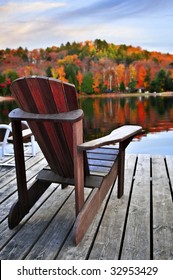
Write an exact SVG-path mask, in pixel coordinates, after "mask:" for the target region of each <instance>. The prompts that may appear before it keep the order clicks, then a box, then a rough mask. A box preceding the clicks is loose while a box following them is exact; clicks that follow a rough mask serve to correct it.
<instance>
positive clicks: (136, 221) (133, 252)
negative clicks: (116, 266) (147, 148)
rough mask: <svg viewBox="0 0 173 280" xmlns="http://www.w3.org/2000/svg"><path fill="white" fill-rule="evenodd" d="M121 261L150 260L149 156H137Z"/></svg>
mask: <svg viewBox="0 0 173 280" xmlns="http://www.w3.org/2000/svg"><path fill="white" fill-rule="evenodd" d="M134 179H135V180H134V184H133V190H132V198H131V201H130V207H129V213H128V219H127V225H126V230H125V238H124V243H123V250H122V255H121V259H125V260H127V259H129V260H135V259H142V260H146V259H147V260H148V259H150V156H149V155H142V156H141V155H139V156H138V162H137V169H136V172H135V178H134Z"/></svg>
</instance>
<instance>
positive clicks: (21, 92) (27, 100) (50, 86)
mask: <svg viewBox="0 0 173 280" xmlns="http://www.w3.org/2000/svg"><path fill="white" fill-rule="evenodd" d="M11 91H12V93H13V95H14V97H15V99H16V102H17V103H18V106H19V107H20V108H21V109H22V110H24V111H26V112H30V113H40V114H54V113H62V112H68V111H71V110H75V109H78V102H77V96H76V90H75V87H74V86H73V85H70V84H67V83H62V82H61V81H59V80H55V79H52V78H46V77H24V78H20V79H17V80H16V81H14V82H13V83H12V85H11ZM28 123H29V126H30V128H31V130H32V131H33V134H34V135H35V138H36V140H37V141H38V144H39V145H40V148H41V149H42V151H43V153H44V155H45V158H46V159H47V161H48V164H49V165H50V167H51V168H52V170H53V171H54V172H57V173H58V174H59V175H61V176H64V177H70V178H72V177H73V176H74V174H73V169H74V168H73V137H72V124H70V123H50V122H47V121H45V122H41V123H40V122H39V123H38V122H35V121H30V122H28Z"/></svg>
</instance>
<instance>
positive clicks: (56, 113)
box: [8, 77, 141, 244]
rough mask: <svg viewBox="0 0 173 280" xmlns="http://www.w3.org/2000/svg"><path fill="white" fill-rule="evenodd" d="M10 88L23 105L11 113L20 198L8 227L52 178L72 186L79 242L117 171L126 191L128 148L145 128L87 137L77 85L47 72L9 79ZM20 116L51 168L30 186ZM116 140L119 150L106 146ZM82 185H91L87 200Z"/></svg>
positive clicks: (25, 210)
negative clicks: (44, 75) (90, 139)
mask: <svg viewBox="0 0 173 280" xmlns="http://www.w3.org/2000/svg"><path fill="white" fill-rule="evenodd" d="M11 92H12V94H13V96H14V97H15V99H16V102H17V103H18V106H19V108H20V109H19V108H18V109H15V110H13V111H12V112H11V113H10V115H9V117H10V119H11V122H12V129H13V137H14V149H15V162H16V176H17V186H18V201H17V202H16V203H15V204H14V205H13V206H12V208H11V210H10V213H9V219H8V222H9V227H10V228H13V227H15V226H16V225H18V223H19V222H20V221H21V220H22V218H23V217H24V216H25V215H26V214H27V213H28V212H29V210H30V209H31V207H32V206H33V205H34V204H35V202H36V201H37V200H38V199H39V197H40V196H41V195H42V194H43V193H44V191H45V190H46V189H47V188H48V187H49V185H50V184H51V183H52V182H57V183H61V184H62V186H63V187H65V186H67V185H74V186H75V205H76V221H75V224H74V228H73V231H74V241H75V243H76V244H78V243H79V242H80V241H81V239H82V238H83V236H84V234H85V232H86V231H87V229H88V227H89V226H90V224H91V222H92V221H93V218H94V216H95V215H96V213H97V212H98V210H99V207H100V206H101V203H102V201H103V200H104V198H105V196H106V194H107V192H108V191H109V189H110V187H111V186H112V184H113V183H114V182H115V180H116V177H117V175H118V179H119V180H118V198H120V197H121V196H122V195H123V184H124V156H125V148H126V147H127V145H128V144H129V143H130V141H131V140H132V138H133V137H134V136H135V135H136V134H137V133H139V132H140V131H141V127H140V126H130V125H128V126H126V125H125V126H123V127H121V128H118V129H116V130H114V131H113V132H112V133H111V134H109V135H108V136H105V137H102V138H100V139H96V140H92V141H89V142H84V140H83V139H84V138H83V118H84V114H83V111H82V110H81V109H78V103H77V96H76V90H75V87H74V86H73V85H71V84H68V83H63V82H61V81H60V80H56V79H52V78H47V77H23V78H20V79H17V80H15V81H14V82H13V83H12V84H11ZM22 120H26V121H27V122H28V124H29V126H30V128H31V130H32V132H33V135H34V136H35V138H36V140H37V142H38V144H39V146H40V148H41V150H42V152H43V154H44V156H45V158H46V160H47V162H48V164H49V167H50V169H44V170H42V171H40V173H39V174H38V176H37V179H36V181H35V182H34V183H33V185H32V187H31V188H30V189H27V183H26V174H25V162H24V155H23V145H22V134H21V121H22ZM115 143H119V148H118V149H117V148H112V147H110V148H109V147H107V146H106V148H104V147H103V146H105V145H108V144H115ZM96 173H97V174H96ZM98 173H99V174H98ZM84 187H91V188H93V191H92V193H91V195H90V196H89V198H88V199H87V200H86V201H85V199H84Z"/></svg>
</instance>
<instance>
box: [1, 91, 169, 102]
mask: <svg viewBox="0 0 173 280" xmlns="http://www.w3.org/2000/svg"><path fill="white" fill-rule="evenodd" d="M128 96H129V97H133V96H134V97H135V96H147V97H148V96H173V92H158V93H99V94H86V93H84V94H78V97H84V98H87V97H103V98H105V97H109V98H111V97H128ZM12 100H14V97H13V96H0V102H2V101H12Z"/></svg>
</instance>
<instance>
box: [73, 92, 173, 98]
mask: <svg viewBox="0 0 173 280" xmlns="http://www.w3.org/2000/svg"><path fill="white" fill-rule="evenodd" d="M78 96H79V97H84V98H87V97H103V98H105V97H109V98H111V97H128V96H129V97H133V96H134V97H135V96H147V97H148V96H173V92H158V93H99V94H86V93H84V94H79V95H78Z"/></svg>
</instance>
